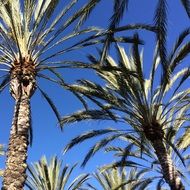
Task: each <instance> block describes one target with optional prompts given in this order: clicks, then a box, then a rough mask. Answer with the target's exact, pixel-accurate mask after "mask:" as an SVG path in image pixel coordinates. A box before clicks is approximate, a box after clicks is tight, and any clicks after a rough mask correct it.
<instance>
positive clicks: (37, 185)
mask: <svg viewBox="0 0 190 190" xmlns="http://www.w3.org/2000/svg"><path fill="white" fill-rule="evenodd" d="M75 167H76V165H74V166H72V167H69V166H67V165H66V166H64V167H63V165H62V161H61V160H59V159H58V158H57V157H56V156H53V157H52V158H51V160H50V162H49V163H48V162H47V159H46V157H45V156H43V157H42V158H41V159H40V160H39V161H38V162H35V163H34V164H32V165H31V166H28V177H27V181H26V186H27V187H28V188H29V189H31V190H34V189H35V190H66V189H68V190H80V189H82V186H83V184H84V182H86V180H88V178H89V175H88V174H81V175H79V176H77V177H76V178H75V179H74V180H72V181H71V182H69V181H70V180H71V175H72V173H73V171H74V169H75ZM68 183H70V185H69V184H68Z"/></svg>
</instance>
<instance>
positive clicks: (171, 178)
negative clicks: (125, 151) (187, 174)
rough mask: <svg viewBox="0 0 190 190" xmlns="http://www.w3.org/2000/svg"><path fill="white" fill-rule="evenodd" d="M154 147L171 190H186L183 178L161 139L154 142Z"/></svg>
mask: <svg viewBox="0 0 190 190" xmlns="http://www.w3.org/2000/svg"><path fill="white" fill-rule="evenodd" d="M152 145H153V147H154V149H155V152H156V155H157V157H158V160H159V162H160V165H161V167H162V170H163V174H164V178H165V180H166V182H167V183H168V184H169V186H170V188H171V190H185V187H184V186H183V184H182V182H181V178H180V177H179V174H178V172H177V170H176V168H175V166H174V165H173V161H172V159H171V157H170V155H168V153H167V150H166V147H165V145H164V143H163V141H162V140H161V139H160V140H158V139H157V140H152Z"/></svg>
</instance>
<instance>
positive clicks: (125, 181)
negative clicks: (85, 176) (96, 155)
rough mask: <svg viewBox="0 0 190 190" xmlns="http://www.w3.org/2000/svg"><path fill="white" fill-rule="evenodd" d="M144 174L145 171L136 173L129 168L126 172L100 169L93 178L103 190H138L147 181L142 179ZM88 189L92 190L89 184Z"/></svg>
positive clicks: (124, 169) (123, 169)
mask: <svg viewBox="0 0 190 190" xmlns="http://www.w3.org/2000/svg"><path fill="white" fill-rule="evenodd" d="M145 173H146V171H145V170H144V171H143V170H142V171H138V170H137V169H136V168H131V169H129V170H128V171H127V168H122V169H119V168H112V169H107V170H103V171H102V169H101V168H100V169H99V170H98V172H96V173H94V175H93V176H94V177H95V179H96V180H97V182H98V183H99V184H100V185H101V187H102V189H103V190H131V189H139V187H142V186H143V185H144V184H145V181H147V180H148V179H145V178H144V177H143V175H144V174H145ZM146 186H148V183H147V185H146ZM146 186H144V189H145V187H146ZM89 187H90V189H93V188H92V187H93V186H92V185H90V184H89Z"/></svg>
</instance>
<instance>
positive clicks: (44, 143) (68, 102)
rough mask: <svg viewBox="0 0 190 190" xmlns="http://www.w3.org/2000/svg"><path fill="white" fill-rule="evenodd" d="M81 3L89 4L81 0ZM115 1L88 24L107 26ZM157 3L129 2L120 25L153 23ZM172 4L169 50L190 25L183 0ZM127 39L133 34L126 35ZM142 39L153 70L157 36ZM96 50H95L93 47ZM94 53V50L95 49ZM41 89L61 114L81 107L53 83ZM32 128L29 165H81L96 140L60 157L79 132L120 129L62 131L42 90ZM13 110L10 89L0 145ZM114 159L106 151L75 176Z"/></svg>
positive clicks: (70, 76) (0, 110)
mask: <svg viewBox="0 0 190 190" xmlns="http://www.w3.org/2000/svg"><path fill="white" fill-rule="evenodd" d="M80 1H81V2H87V0H86V1H84V0H80ZM111 2H112V1H111V0H102V3H101V4H99V6H97V8H96V9H95V10H94V12H93V14H92V15H91V16H90V18H89V20H88V22H87V23H86V24H85V25H96V26H100V27H106V26H107V21H108V18H109V16H110V15H111V12H112V3H111ZM156 2H157V1H156V0H130V1H129V9H128V12H127V14H126V15H125V17H124V20H123V21H122V23H121V25H124V24H129V23H140V22H144V23H151V22H152V20H153V12H154V8H155V3H156ZM168 2H169V7H168V9H169V20H168V25H169V37H168V42H169V43H168V47H169V48H171V43H174V40H175V38H176V37H177V35H178V34H179V32H180V31H182V30H183V29H185V28H186V27H187V26H189V24H190V21H189V20H188V17H187V15H186V14H185V12H184V10H183V7H182V6H181V3H180V0H170V1H168ZM123 34H126V36H129V35H130V34H131V33H129V32H125V33H123ZM141 34H142V35H141V37H142V38H143V39H144V40H145V42H146V45H145V47H144V52H145V63H146V65H144V67H147V68H150V65H151V60H152V52H153V47H154V45H155V44H154V37H153V36H152V35H151V34H150V33H148V32H142V33H141ZM94 49H95V48H94ZM89 50H90V51H93V50H92V48H90V49H89V48H86V49H82V50H79V51H76V52H73V53H69V54H67V55H64V56H65V59H67V60H68V59H76V60H77V59H85V56H86V55H87V54H88V53H91V52H89ZM94 52H95V50H94ZM62 73H63V76H64V78H65V80H66V81H68V82H70V81H72V82H73V81H74V79H80V77H82V78H93V77H92V76H91V73H88V72H87V71H80V72H79V71H77V70H73V71H72V70H63V72H62ZM39 84H40V86H41V87H42V89H43V90H45V91H46V92H47V93H48V94H49V96H50V97H52V98H53V100H54V102H55V104H56V105H57V107H58V108H59V110H60V111H61V113H62V115H64V114H68V113H71V112H74V111H76V110H77V109H81V108H82V106H81V104H80V103H79V102H78V101H77V99H76V98H75V97H74V96H72V95H71V93H69V92H66V91H65V90H63V89H60V88H59V87H58V86H56V85H54V84H51V83H49V82H47V81H45V80H40V81H39ZM31 106H32V127H33V136H34V137H33V145H32V147H31V148H29V151H28V163H31V162H33V161H37V160H39V159H40V158H41V156H42V155H44V154H45V155H46V156H47V157H50V156H52V155H59V156H60V158H62V159H63V160H64V163H65V164H73V163H76V162H78V161H79V162H80V161H81V160H82V159H83V158H84V155H85V153H86V151H87V150H88V149H89V148H90V147H91V146H92V145H93V143H94V142H95V141H88V143H83V144H81V145H80V146H77V147H75V148H74V149H73V150H71V151H69V152H68V153H67V154H66V155H65V156H62V155H61V151H62V149H63V147H64V146H65V145H66V144H67V143H68V142H69V140H70V139H72V138H73V137H75V136H76V135H79V134H80V133H82V132H84V131H87V130H89V129H100V128H101V127H117V124H115V123H112V122H105V121H104V122H91V121H89V122H80V123H75V124H72V125H67V126H65V127H64V130H63V132H61V130H60V129H59V127H58V125H57V120H56V117H55V116H54V114H53V112H52V110H51V108H50V107H49V105H48V104H47V102H46V101H45V100H44V98H43V97H42V96H41V94H40V93H39V91H36V93H35V95H34V96H33V97H32V101H31ZM13 109H14V101H13V99H12V97H11V96H10V95H9V89H8V88H7V89H6V90H5V91H4V92H3V93H2V94H1V95H0V120H1V122H0V129H1V132H0V143H1V144H5V145H7V143H8V137H9V131H10V127H11V122H12V121H11V120H12V115H13ZM113 159H114V158H113V157H110V156H108V155H107V156H106V155H105V154H104V153H103V152H101V153H99V154H97V155H96V156H95V157H94V158H93V159H91V160H90V162H89V163H88V164H87V166H86V167H85V168H84V169H83V170H81V169H79V170H78V171H77V172H76V175H77V174H78V173H81V172H93V171H95V170H96V168H97V167H98V166H101V165H103V164H107V163H110V162H111V161H112V160H113ZM0 167H1V168H3V167H4V159H2V158H0Z"/></svg>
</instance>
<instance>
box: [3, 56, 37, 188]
mask: <svg viewBox="0 0 190 190" xmlns="http://www.w3.org/2000/svg"><path fill="white" fill-rule="evenodd" d="M35 74H36V72H35V65H34V63H33V62H32V60H31V58H30V57H27V58H23V59H22V60H20V61H19V62H18V61H15V62H14V64H13V67H12V68H11V70H10V77H11V82H10V93H11V95H12V97H13V98H14V99H15V112H14V117H13V122H12V128H11V132H10V138H9V147H8V152H7V160H6V169H5V172H4V175H3V187H2V189H3V190H22V189H23V187H24V183H25V180H26V168H27V164H26V159H27V149H28V133H29V129H30V124H31V123H30V120H31V118H30V117H31V115H30V98H31V96H32V95H33V93H34V92H35V89H36V80H35Z"/></svg>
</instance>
